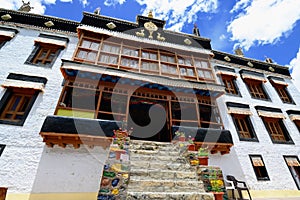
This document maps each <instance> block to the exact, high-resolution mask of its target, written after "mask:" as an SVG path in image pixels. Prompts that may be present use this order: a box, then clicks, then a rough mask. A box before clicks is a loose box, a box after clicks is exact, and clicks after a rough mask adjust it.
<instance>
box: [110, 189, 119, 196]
mask: <svg viewBox="0 0 300 200" xmlns="http://www.w3.org/2000/svg"><path fill="white" fill-rule="evenodd" d="M111 193H112V194H114V195H117V194H119V190H118V189H113V190H112V191H111Z"/></svg>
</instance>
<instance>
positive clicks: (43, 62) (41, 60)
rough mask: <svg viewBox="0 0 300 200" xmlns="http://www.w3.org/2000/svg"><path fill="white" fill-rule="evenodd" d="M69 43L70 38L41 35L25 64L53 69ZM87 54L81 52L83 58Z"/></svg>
mask: <svg viewBox="0 0 300 200" xmlns="http://www.w3.org/2000/svg"><path fill="white" fill-rule="evenodd" d="M68 41H69V39H68V38H63V37H58V36H52V35H45V34H40V35H39V37H38V38H37V39H36V40H35V48H34V50H33V51H32V53H31V54H30V56H29V57H28V59H27V60H26V62H25V64H32V65H38V66H44V67H52V65H53V64H54V62H55V60H56V58H57V57H58V55H59V53H60V51H61V50H62V49H64V48H65V47H66V44H67V42H68ZM85 45H87V44H85ZM85 53H86V52H79V54H80V56H81V57H84V56H85Z"/></svg>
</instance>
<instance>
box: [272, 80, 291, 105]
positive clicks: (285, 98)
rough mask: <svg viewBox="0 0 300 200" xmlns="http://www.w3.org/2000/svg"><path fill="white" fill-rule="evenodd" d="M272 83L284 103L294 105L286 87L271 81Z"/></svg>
mask: <svg viewBox="0 0 300 200" xmlns="http://www.w3.org/2000/svg"><path fill="white" fill-rule="evenodd" d="M271 83H272V85H273V87H274V88H275V90H276V92H277V94H278V95H279V97H280V99H281V101H282V102H283V103H294V102H293V100H292V98H291V96H290V95H289V93H288V91H287V87H286V85H281V84H275V83H274V82H272V81H271Z"/></svg>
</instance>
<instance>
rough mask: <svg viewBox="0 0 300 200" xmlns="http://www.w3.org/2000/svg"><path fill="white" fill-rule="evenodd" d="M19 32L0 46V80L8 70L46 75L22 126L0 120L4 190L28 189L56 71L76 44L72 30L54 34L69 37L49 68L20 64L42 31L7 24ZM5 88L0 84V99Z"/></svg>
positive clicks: (58, 78) (54, 94) (55, 92)
mask: <svg viewBox="0 0 300 200" xmlns="http://www.w3.org/2000/svg"><path fill="white" fill-rule="evenodd" d="M6 27H8V26H6ZM9 28H13V29H16V30H18V31H19V32H18V33H17V34H16V35H15V37H14V38H12V39H11V40H10V41H8V42H6V43H5V45H4V46H2V48H1V49H0V84H2V83H3V82H4V81H5V80H6V78H7V76H8V75H9V74H10V73H16V74H23V75H29V76H38V77H45V78H47V80H48V81H47V84H46V85H45V89H44V91H43V92H40V93H39V95H38V97H37V99H36V101H35V102H34V104H33V107H32V108H31V110H30V113H29V115H28V116H27V118H26V121H25V123H24V124H23V126H15V125H8V124H0V130H1V131H0V144H4V145H6V147H5V149H4V151H3V153H2V155H1V157H0V168H1V171H0V177H1V178H0V186H1V187H8V194H18V193H30V192H31V190H32V186H33V183H34V181H35V177H36V174H37V169H38V168H39V164H40V159H41V155H42V152H43V149H44V145H45V144H44V143H43V142H42V137H41V136H40V135H39V132H40V129H41V127H42V124H43V122H44V119H45V118H46V116H47V115H51V114H53V113H54V110H55V107H56V104H57V101H58V98H59V95H60V92H61V89H62V86H61V84H62V81H63V76H62V75H61V72H60V66H61V59H62V58H66V59H70V58H71V57H72V55H73V52H74V49H75V47H76V44H77V41H78V39H77V37H76V35H75V34H74V33H68V34H63V33H60V34H57V35H58V36H60V37H66V38H69V43H68V44H67V47H66V48H65V49H64V50H62V51H61V52H60V54H59V56H58V58H57V59H56V61H55V63H54V65H53V66H52V67H51V68H47V67H41V66H35V65H29V64H24V63H25V61H26V60H27V58H28V56H29V55H30V54H31V52H32V50H33V49H34V40H35V39H36V38H37V37H38V36H39V34H40V33H44V34H52V35H53V34H54V33H50V32H49V33H48V32H45V31H39V30H33V29H32V30H31V29H28V27H27V28H21V27H15V26H12V27H9ZM5 92H6V89H5V88H2V87H1V88H0V99H1V98H2V96H3V95H4V94H5Z"/></svg>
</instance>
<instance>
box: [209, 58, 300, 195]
mask: <svg viewBox="0 0 300 200" xmlns="http://www.w3.org/2000/svg"><path fill="white" fill-rule="evenodd" d="M212 66H213V67H215V66H222V67H227V68H233V69H234V70H235V72H236V75H237V77H236V85H237V88H238V90H239V92H240V94H241V96H234V95H230V94H224V95H223V96H222V97H220V98H219V99H218V102H217V103H218V106H219V111H220V115H221V118H222V120H223V124H224V128H225V129H227V130H230V132H231V135H232V138H233V142H234V146H233V147H232V148H231V152H230V154H228V155H224V156H219V157H218V156H212V158H211V163H210V164H217V163H218V165H220V166H222V170H223V174H224V175H225V176H226V175H234V176H235V177H236V178H237V179H238V180H244V181H246V182H247V184H248V185H249V187H250V189H251V190H298V188H297V186H296V184H295V181H294V180H293V177H292V175H291V173H290V171H289V169H288V166H287V164H286V162H285V160H284V157H283V156H284V155H285V156H298V157H299V156H300V133H299V131H298V129H297V127H296V125H295V124H294V122H293V121H291V120H290V118H289V116H288V114H287V113H286V111H287V110H299V109H300V95H299V94H300V93H299V91H298V90H297V89H296V87H295V86H294V85H293V82H292V80H291V77H289V76H284V75H280V74H276V73H272V72H268V71H263V70H259V69H253V68H250V67H247V66H239V65H237V64H232V63H231V64H229V63H228V62H227V63H226V62H220V61H213V63H212ZM241 69H247V70H250V71H256V72H260V73H263V74H264V76H265V78H266V80H268V79H267V77H268V76H275V77H281V78H284V80H285V82H286V83H287V84H288V86H287V90H288V92H289V94H290V95H291V97H292V99H293V101H294V102H295V104H289V103H283V102H282V101H281V99H280V97H279V96H278V94H277V92H276V90H275V88H274V87H273V86H272V85H271V83H270V82H269V80H268V81H267V82H266V83H263V86H264V89H265V91H266V93H267V95H268V96H269V98H270V101H266V100H259V99H254V98H252V97H251V96H250V93H249V90H248V88H247V86H246V84H245V83H244V81H243V79H242V78H241V75H240V73H239V71H240V70H241ZM217 79H218V80H217V81H218V83H220V84H222V80H221V78H217ZM226 102H234V103H240V104H246V105H249V107H250V111H251V113H252V115H250V121H251V123H252V125H253V127H254V131H255V134H256V136H257V139H258V142H253V141H240V139H239V136H238V132H237V130H236V127H235V125H234V122H233V119H232V117H231V115H230V114H229V113H228V112H227V111H228V109H227V106H226ZM255 106H266V107H271V108H280V109H281V110H282V113H283V114H284V116H285V119H283V122H284V125H285V127H286V129H287V131H288V133H289V135H290V137H291V138H292V140H293V142H294V144H274V143H273V142H272V140H271V138H270V135H269V133H268V131H267V129H266V127H265V125H264V123H263V121H262V119H261V117H260V116H259V115H258V113H257V110H256V109H255ZM249 155H261V156H262V158H263V161H264V164H265V167H266V170H267V172H268V175H269V178H270V180H257V178H256V175H255V172H254V169H253V166H252V163H251V160H250V157H249ZM234 163H235V164H234Z"/></svg>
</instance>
